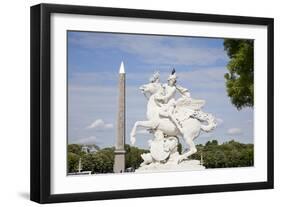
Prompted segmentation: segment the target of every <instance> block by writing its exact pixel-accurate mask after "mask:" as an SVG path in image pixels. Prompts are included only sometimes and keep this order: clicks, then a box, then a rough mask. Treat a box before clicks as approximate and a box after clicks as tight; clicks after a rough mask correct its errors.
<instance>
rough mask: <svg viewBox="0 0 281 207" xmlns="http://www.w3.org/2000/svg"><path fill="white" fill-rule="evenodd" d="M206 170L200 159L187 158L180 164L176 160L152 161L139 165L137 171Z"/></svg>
mask: <svg viewBox="0 0 281 207" xmlns="http://www.w3.org/2000/svg"><path fill="white" fill-rule="evenodd" d="M196 170H205V167H204V166H202V165H200V161H199V160H185V161H183V162H181V163H179V164H177V163H174V162H167V163H151V164H149V165H144V166H141V167H139V168H138V169H137V170H136V171H135V172H137V173H138V172H140V173H151V172H177V171H196Z"/></svg>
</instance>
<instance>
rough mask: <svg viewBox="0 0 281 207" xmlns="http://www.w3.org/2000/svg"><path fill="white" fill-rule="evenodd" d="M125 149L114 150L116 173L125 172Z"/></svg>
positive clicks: (114, 168)
mask: <svg viewBox="0 0 281 207" xmlns="http://www.w3.org/2000/svg"><path fill="white" fill-rule="evenodd" d="M125 153H126V151H125V150H115V151H114V154H115V156H114V166H113V171H114V173H123V172H125Z"/></svg>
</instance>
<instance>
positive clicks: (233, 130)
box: [227, 128, 242, 135]
mask: <svg viewBox="0 0 281 207" xmlns="http://www.w3.org/2000/svg"><path fill="white" fill-rule="evenodd" d="M227 134H229V135H238V134H242V130H241V129H240V128H230V129H228V130H227Z"/></svg>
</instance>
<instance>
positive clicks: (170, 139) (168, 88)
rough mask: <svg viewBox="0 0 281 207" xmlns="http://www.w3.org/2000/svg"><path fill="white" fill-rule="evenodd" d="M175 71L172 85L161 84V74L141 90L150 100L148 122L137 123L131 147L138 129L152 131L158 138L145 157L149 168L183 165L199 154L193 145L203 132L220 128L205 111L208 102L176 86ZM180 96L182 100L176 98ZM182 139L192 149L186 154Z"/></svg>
mask: <svg viewBox="0 0 281 207" xmlns="http://www.w3.org/2000/svg"><path fill="white" fill-rule="evenodd" d="M176 80H177V75H176V72H175V69H173V71H172V72H171V74H170V75H169V77H168V82H167V83H165V84H161V83H160V74H159V73H158V72H157V73H155V74H154V75H153V76H152V77H151V78H150V82H149V83H148V84H145V85H142V86H141V87H140V90H141V92H142V93H143V94H144V95H145V96H146V97H147V99H148V103H147V114H146V115H147V120H145V121H137V122H136V123H135V125H134V127H133V129H132V131H131V134H130V141H131V144H134V143H135V142H136V131H137V128H138V127H143V128H146V129H148V130H149V131H150V132H152V133H153V135H154V139H153V140H150V142H149V144H150V153H147V154H143V155H142V158H143V160H144V161H143V163H142V164H141V168H143V169H146V168H145V166H149V165H150V166H151V165H154V166H157V168H158V167H159V166H160V165H168V163H170V164H171V163H173V165H181V163H182V162H185V160H187V159H188V157H189V156H190V155H192V154H194V153H196V152H197V149H196V146H195V144H194V142H193V140H194V139H195V138H197V137H198V136H199V134H200V131H201V130H203V131H205V132H210V131H211V130H213V129H214V128H215V127H216V121H215V118H214V117H213V116H212V115H211V114H207V113H205V112H203V111H202V110H201V108H202V107H203V105H204V104H205V101H204V100H197V99H193V98H191V96H190V93H189V91H188V89H186V88H184V87H181V86H179V85H177V84H176ZM176 93H179V94H180V98H178V99H176ZM179 137H182V138H183V139H184V141H185V142H186V144H187V146H188V148H189V150H188V151H187V152H185V153H183V154H181V155H180V154H179V153H178V151H177V146H178V138H179Z"/></svg>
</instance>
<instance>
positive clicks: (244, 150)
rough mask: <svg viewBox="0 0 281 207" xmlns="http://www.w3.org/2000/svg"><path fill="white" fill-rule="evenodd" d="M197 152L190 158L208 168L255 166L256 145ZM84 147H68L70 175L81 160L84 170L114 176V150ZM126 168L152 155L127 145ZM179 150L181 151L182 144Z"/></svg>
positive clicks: (227, 144) (204, 147)
mask: <svg viewBox="0 0 281 207" xmlns="http://www.w3.org/2000/svg"><path fill="white" fill-rule="evenodd" d="M196 147H197V150H198V151H197V153H195V154H194V155H192V156H191V159H196V160H201V156H202V158H203V165H204V166H205V167H206V168H225V167H246V166H253V165H254V145H253V144H242V143H239V142H236V141H234V140H232V141H229V142H225V143H223V144H221V145H219V144H218V141H217V140H212V141H208V142H207V143H206V144H205V145H202V144H199V145H197V146H196ZM81 148H82V145H77V144H71V145H68V154H67V159H68V173H71V172H77V171H78V163H79V159H80V158H81V161H82V163H81V164H82V168H83V171H91V172H92V173H93V174H94V173H112V172H113V164H114V147H111V148H103V149H100V150H98V151H97V152H94V153H85V152H81ZM125 150H126V156H125V160H126V163H125V166H126V168H133V169H137V168H138V167H139V166H140V164H141V163H142V158H141V154H142V153H147V152H149V151H148V150H144V149H139V148H137V147H133V146H130V145H125ZM179 150H180V151H182V145H181V144H180V146H179Z"/></svg>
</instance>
